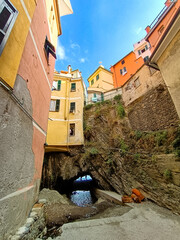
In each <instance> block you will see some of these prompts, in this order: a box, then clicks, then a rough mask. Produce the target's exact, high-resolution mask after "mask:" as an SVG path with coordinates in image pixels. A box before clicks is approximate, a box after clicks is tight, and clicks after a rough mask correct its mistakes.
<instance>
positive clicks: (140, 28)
mask: <svg viewBox="0 0 180 240" xmlns="http://www.w3.org/2000/svg"><path fill="white" fill-rule="evenodd" d="M141 31H142V27H139V28H138V29H136V30H135V32H136V34H137V35H139V34H140V32H141Z"/></svg>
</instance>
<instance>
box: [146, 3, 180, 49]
mask: <svg viewBox="0 0 180 240" xmlns="http://www.w3.org/2000/svg"><path fill="white" fill-rule="evenodd" d="M179 6H180V0H173V1H171V0H167V1H166V2H165V7H164V8H163V9H162V10H161V12H160V13H159V14H158V16H157V17H156V18H155V19H154V21H153V22H152V23H151V24H150V25H149V26H147V27H146V32H147V35H146V37H145V40H146V41H148V42H149V43H150V45H151V47H150V50H151V53H153V51H154V50H155V48H156V46H157V45H158V43H159V42H160V40H161V38H162V35H163V34H164V32H165V31H166V30H167V27H168V26H169V23H170V22H171V20H172V19H173V17H174V16H175V14H176V12H177V10H178V8H179Z"/></svg>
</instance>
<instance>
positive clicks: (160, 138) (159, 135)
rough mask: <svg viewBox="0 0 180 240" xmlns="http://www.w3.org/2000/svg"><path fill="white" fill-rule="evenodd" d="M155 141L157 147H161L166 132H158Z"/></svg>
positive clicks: (165, 137)
mask: <svg viewBox="0 0 180 240" xmlns="http://www.w3.org/2000/svg"><path fill="white" fill-rule="evenodd" d="M155 139H156V142H157V145H158V146H162V145H163V144H164V143H165V141H166V139H167V131H163V132H158V133H157V135H156V137H155Z"/></svg>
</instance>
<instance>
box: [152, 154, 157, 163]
mask: <svg viewBox="0 0 180 240" xmlns="http://www.w3.org/2000/svg"><path fill="white" fill-rule="evenodd" d="M151 160H152V162H153V163H156V162H157V157H156V155H152V157H151Z"/></svg>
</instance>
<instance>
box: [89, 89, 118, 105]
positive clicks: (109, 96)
mask: <svg viewBox="0 0 180 240" xmlns="http://www.w3.org/2000/svg"><path fill="white" fill-rule="evenodd" d="M117 95H122V92H120V91H116V92H113V93H109V94H104V95H103V97H100V96H99V97H96V98H95V97H92V98H91V100H89V101H87V102H86V104H85V105H88V104H95V103H98V102H104V101H108V100H110V101H111V100H113V99H114V97H115V96H117Z"/></svg>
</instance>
